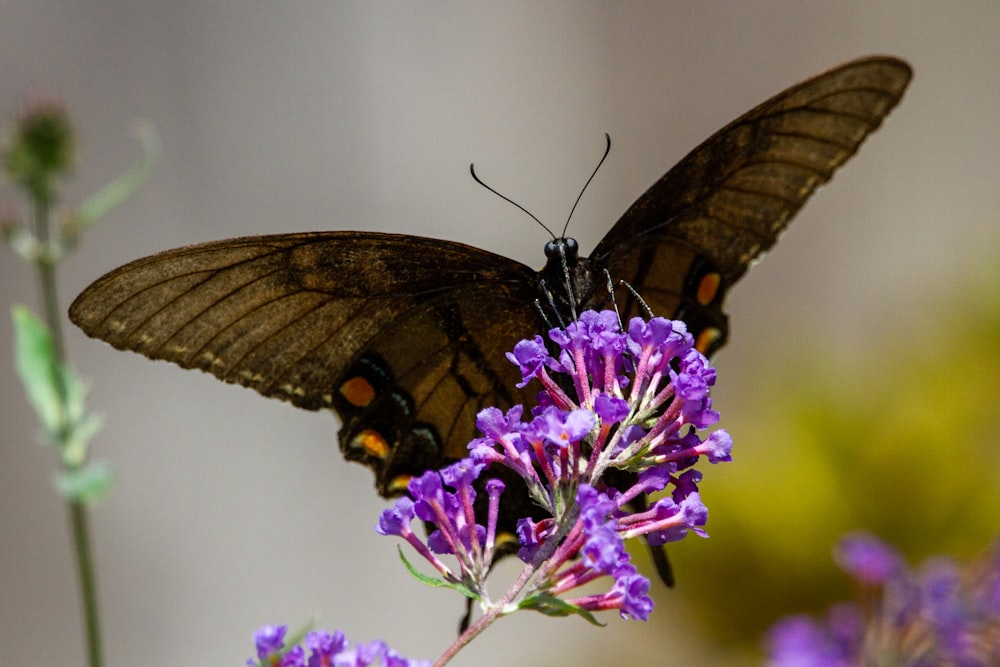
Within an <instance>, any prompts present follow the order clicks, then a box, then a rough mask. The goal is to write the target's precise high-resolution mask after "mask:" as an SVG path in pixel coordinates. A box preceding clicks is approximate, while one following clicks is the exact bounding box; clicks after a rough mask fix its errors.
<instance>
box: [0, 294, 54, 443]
mask: <svg viewBox="0 0 1000 667" xmlns="http://www.w3.org/2000/svg"><path fill="white" fill-rule="evenodd" d="M11 316H12V317H13V320H14V363H15V364H16V366H17V374H18V375H19V376H20V377H21V384H23V385H24V390H25V393H26V394H27V395H28V402H30V403H31V407H32V408H34V410H35V413H36V414H37V415H38V419H39V421H40V422H41V423H42V427H43V428H44V429H45V432H46V433H47V434H48V435H49V438H50V439H51V440H52V442H54V443H55V442H58V441H59V433H60V431H61V430H62V427H63V424H64V415H63V404H62V400H61V396H62V388H61V386H60V384H61V382H62V377H61V375H62V374H61V373H60V372H59V367H58V364H57V363H56V358H55V346H54V345H53V343H52V335H51V334H50V333H49V330H48V327H46V326H45V324H44V323H43V322H42V321H41V320H40V319H38V318H37V317H35V316H34V315H33V314H32V313H31V311H30V310H28V309H27V308H25V307H24V306H14V307H13V308H12V309H11Z"/></svg>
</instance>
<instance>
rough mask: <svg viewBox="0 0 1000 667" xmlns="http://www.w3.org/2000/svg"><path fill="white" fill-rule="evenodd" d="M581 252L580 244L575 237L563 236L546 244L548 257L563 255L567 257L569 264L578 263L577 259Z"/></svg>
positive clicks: (546, 255)
mask: <svg viewBox="0 0 1000 667" xmlns="http://www.w3.org/2000/svg"><path fill="white" fill-rule="evenodd" d="M579 254H580V244H578V243H577V242H576V239H574V238H569V237H563V238H561V239H555V240H552V241H549V242H548V243H546V244H545V257H546V259H553V258H555V257H559V256H560V255H562V256H564V257H565V258H566V261H567V262H568V263H569V265H570V266H573V265H574V264H575V263H576V259H577V256H578V255H579Z"/></svg>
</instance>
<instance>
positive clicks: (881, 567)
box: [834, 533, 902, 586]
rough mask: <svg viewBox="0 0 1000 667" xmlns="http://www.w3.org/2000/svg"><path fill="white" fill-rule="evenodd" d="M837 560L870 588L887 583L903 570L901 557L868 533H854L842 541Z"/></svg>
mask: <svg viewBox="0 0 1000 667" xmlns="http://www.w3.org/2000/svg"><path fill="white" fill-rule="evenodd" d="M834 558H835V559H836V561H837V564H838V565H840V568H841V569H842V570H844V571H845V572H847V573H848V574H850V575H851V576H853V577H854V578H855V579H857V580H858V581H859V582H861V583H863V584H866V585H868V586H881V585H883V584H885V583H886V582H887V581H888V580H889V579H890V578H891V577H893V576H895V575H896V574H898V573H899V571H900V568H901V567H902V561H901V560H900V558H899V555H898V554H897V553H896V552H895V551H894V550H893V549H892V548H891V547H889V545H887V544H886V543H885V542H883V541H882V540H880V539H878V538H877V537H875V536H874V535H871V534H868V533H852V534H851V535H848V536H846V537H844V538H843V539H841V541H840V544H839V545H838V546H837V549H836V551H835V552H834Z"/></svg>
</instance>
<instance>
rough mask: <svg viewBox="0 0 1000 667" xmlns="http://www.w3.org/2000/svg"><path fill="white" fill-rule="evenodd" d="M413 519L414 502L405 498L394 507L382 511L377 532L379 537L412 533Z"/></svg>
mask: <svg viewBox="0 0 1000 667" xmlns="http://www.w3.org/2000/svg"><path fill="white" fill-rule="evenodd" d="M413 517H414V514H413V501H412V500H410V499H409V498H407V497H406V496H403V497H402V498H400V499H399V500H397V501H396V503H395V504H394V505H393V506H392V507H390V508H389V509H386V510H383V511H382V514H381V516H379V520H378V525H376V526H375V530H376V532H378V534H379V535H400V536H404V535H406V534H407V533H409V532H411V531H410V523H411V522H412V521H413Z"/></svg>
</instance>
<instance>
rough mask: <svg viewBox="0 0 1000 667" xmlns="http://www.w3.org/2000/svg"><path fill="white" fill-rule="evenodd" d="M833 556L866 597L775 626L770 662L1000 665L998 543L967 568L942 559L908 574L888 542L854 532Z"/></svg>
mask: <svg viewBox="0 0 1000 667" xmlns="http://www.w3.org/2000/svg"><path fill="white" fill-rule="evenodd" d="M835 555H836V560H837V562H838V563H839V564H840V566H841V568H843V569H844V570H845V571H846V572H847V573H848V574H849V575H851V577H852V578H853V579H854V580H855V582H856V583H857V584H858V585H859V587H860V588H861V590H862V592H863V596H862V599H863V600H864V601H865V602H864V603H855V602H846V603H841V604H838V605H836V606H834V607H832V608H830V609H829V610H828V611H827V613H826V616H825V618H824V619H823V620H817V619H814V618H812V617H810V616H804V615H800V616H792V617H788V618H785V619H782V620H781V621H779V622H778V623H776V624H775V625H774V626H773V627H772V628H771V630H770V632H769V633H768V638H767V643H768V652H769V661H768V665H770V666H771V667H799V666H802V665H809V666H810V667H812V666H816V667H850V666H852V665H882V664H893V665H912V666H913V667H932V666H934V665H962V666H968V667H978V666H983V667H985V666H986V665H997V664H1000V548H997V549H993V550H992V551H990V552H988V553H987V554H986V555H985V556H984V557H982V558H980V559H978V560H977V561H973V562H972V563H970V564H968V565H966V566H964V567H962V566H960V565H959V564H958V563H956V562H954V561H953V560H951V559H947V558H943V557H942V558H936V559H934V560H932V561H929V562H928V563H926V564H925V565H924V566H923V567H922V568H921V569H920V570H918V571H912V570H910V569H909V568H907V566H906V563H905V562H904V561H903V559H902V558H901V557H900V556H899V555H898V554H897V553H896V552H895V551H894V550H893V549H892V547H891V546H889V545H887V544H885V543H884V542H882V541H881V540H879V539H878V538H876V537H873V536H871V535H867V534H863V533H858V534H853V535H849V536H847V537H845V538H844V539H843V540H842V541H841V542H840V544H839V545H838V548H837V551H836V554H835Z"/></svg>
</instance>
